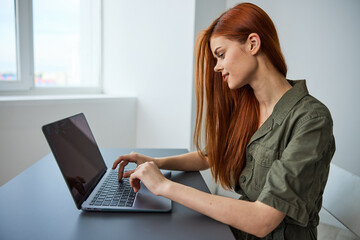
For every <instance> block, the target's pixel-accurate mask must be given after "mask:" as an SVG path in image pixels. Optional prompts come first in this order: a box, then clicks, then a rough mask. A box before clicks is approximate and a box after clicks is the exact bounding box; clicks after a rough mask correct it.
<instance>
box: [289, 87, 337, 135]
mask: <svg viewBox="0 0 360 240" xmlns="http://www.w3.org/2000/svg"><path fill="white" fill-rule="evenodd" d="M289 117H290V118H292V121H294V123H295V125H296V128H298V127H300V126H302V125H304V124H305V123H307V122H311V121H322V122H324V123H326V125H328V126H329V127H331V128H332V125H333V120H332V117H331V113H330V111H329V109H328V108H327V107H326V106H325V104H323V103H322V102H321V101H319V100H318V99H316V98H315V97H313V96H312V95H310V94H308V95H306V96H304V97H303V98H302V99H300V100H299V101H298V102H297V103H296V104H295V105H294V107H293V109H292V110H291V111H290V114H289Z"/></svg>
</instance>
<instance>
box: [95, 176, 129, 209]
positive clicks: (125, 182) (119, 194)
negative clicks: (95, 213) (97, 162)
mask: <svg viewBox="0 0 360 240" xmlns="http://www.w3.org/2000/svg"><path fill="white" fill-rule="evenodd" d="M135 196H136V193H135V192H134V190H133V188H132V187H131V186H130V183H129V179H128V178H123V179H122V180H121V181H120V182H119V180H118V173H117V171H111V172H110V174H109V175H108V176H107V178H106V180H105V182H104V183H103V185H102V186H101V188H100V189H99V191H98V192H97V193H96V195H95V197H94V198H93V200H92V201H91V203H90V205H92V206H111V207H114V206H120V207H132V206H133V203H134V200H135Z"/></svg>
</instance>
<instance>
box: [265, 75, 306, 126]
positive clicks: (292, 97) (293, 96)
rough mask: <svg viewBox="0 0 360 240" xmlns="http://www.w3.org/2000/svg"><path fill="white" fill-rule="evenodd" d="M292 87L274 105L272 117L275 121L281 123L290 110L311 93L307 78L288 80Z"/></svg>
mask: <svg viewBox="0 0 360 240" xmlns="http://www.w3.org/2000/svg"><path fill="white" fill-rule="evenodd" d="M288 82H289V83H290V84H291V86H292V88H291V89H289V90H288V91H287V92H286V93H285V94H284V95H283V96H282V97H281V98H280V100H279V101H278V102H277V104H276V105H275V107H274V110H273V113H272V118H273V119H274V123H277V124H279V125H280V124H281V123H282V121H283V120H284V119H285V117H286V116H287V114H288V113H289V112H290V110H291V109H292V108H293V107H294V106H295V104H296V103H297V102H298V101H300V100H301V99H302V98H303V97H305V96H306V95H308V94H309V92H308V89H307V87H306V81H305V80H297V81H293V80H288Z"/></svg>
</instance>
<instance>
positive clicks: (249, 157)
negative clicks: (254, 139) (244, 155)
mask: <svg viewBox="0 0 360 240" xmlns="http://www.w3.org/2000/svg"><path fill="white" fill-rule="evenodd" d="M248 159H249V161H250V162H251V161H252V160H253V157H252V156H251V154H249V155H248Z"/></svg>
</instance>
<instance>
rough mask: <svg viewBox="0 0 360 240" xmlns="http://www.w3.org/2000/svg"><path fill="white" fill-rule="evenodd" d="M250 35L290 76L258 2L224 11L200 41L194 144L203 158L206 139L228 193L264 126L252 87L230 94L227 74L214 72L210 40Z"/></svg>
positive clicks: (213, 166)
mask: <svg viewBox="0 0 360 240" xmlns="http://www.w3.org/2000/svg"><path fill="white" fill-rule="evenodd" d="M250 33H257V34H258V35H259V37H260V39H261V50H260V51H262V53H264V54H265V56H266V57H267V58H268V60H269V62H270V63H271V64H272V65H273V66H274V67H275V68H276V69H277V70H278V71H279V72H280V73H281V74H283V75H284V76H286V72H287V67H286V63H285V59H284V57H283V55H282V53H281V49H280V43H279V39H278V36H277V32H276V29H275V26H274V24H273V22H272V21H271V19H270V17H269V16H268V15H267V14H266V13H265V12H264V11H263V10H262V9H261V8H259V7H258V6H256V5H254V4H251V3H241V4H238V5H236V6H235V7H234V8H231V9H229V10H228V11H226V12H224V13H223V14H221V15H220V17H218V18H217V19H215V21H214V22H213V23H212V24H211V25H210V26H209V27H208V28H207V29H206V30H204V31H202V32H201V33H200V34H199V36H198V38H197V41H196V49H195V51H196V66H195V68H196V75H195V78H196V80H195V87H196V98H197V112H196V124H195V133H194V141H195V144H196V147H197V149H198V152H199V154H201V156H202V157H203V158H205V155H204V153H203V151H202V148H203V147H202V146H201V141H202V137H204V142H205V150H206V153H207V157H208V161H209V165H210V169H211V172H212V175H213V177H214V179H215V181H216V182H220V184H221V185H222V186H223V187H225V188H228V189H230V188H232V187H233V184H234V182H233V180H234V181H235V182H237V180H238V179H239V176H240V173H241V171H242V169H243V168H244V163H245V154H246V146H247V144H248V143H249V141H250V139H251V137H252V135H253V134H254V133H255V131H256V130H257V128H258V125H259V103H258V101H257V99H256V97H255V95H254V92H253V90H252V88H251V87H250V86H249V85H246V86H244V87H241V88H239V89H235V90H230V89H229V87H228V85H227V83H224V82H223V80H222V76H221V73H216V72H215V71H214V67H215V65H216V59H215V58H214V57H213V55H212V52H211V49H210V38H211V37H214V36H225V37H227V38H229V39H230V40H235V41H239V42H240V43H244V42H245V41H246V39H247V37H248V36H249V34H250ZM203 114H205V119H204V121H203ZM203 127H204V128H203ZM203 131H204V132H203ZM202 133H204V134H203V136H202Z"/></svg>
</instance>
